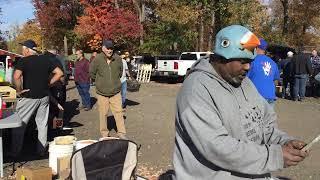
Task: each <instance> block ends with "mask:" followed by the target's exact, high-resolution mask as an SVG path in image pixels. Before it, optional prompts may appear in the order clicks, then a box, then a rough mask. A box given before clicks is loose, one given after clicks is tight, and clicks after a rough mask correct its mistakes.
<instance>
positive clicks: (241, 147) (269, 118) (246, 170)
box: [173, 58, 294, 180]
mask: <svg viewBox="0 0 320 180" xmlns="http://www.w3.org/2000/svg"><path fill="white" fill-rule="evenodd" d="M276 119H277V117H276V114H275V112H274V110H273V108H271V107H270V105H269V104H268V103H267V102H266V101H265V100H264V98H263V97H262V96H261V95H260V94H259V93H258V91H257V90H256V88H255V87H254V85H253V84H252V82H251V81H250V80H249V79H248V78H246V79H244V80H243V82H242V84H241V86H240V87H238V88H235V87H233V86H231V85H230V84H229V83H227V82H226V81H225V80H224V79H222V77H221V76H219V75H218V74H217V72H216V71H215V70H214V68H213V67H212V65H211V64H210V63H209V60H208V58H207V59H201V60H199V61H197V62H196V63H195V64H194V65H193V67H192V69H191V73H190V74H189V76H188V77H187V79H186V80H185V81H184V83H183V86H182V88H181V90H180V92H179V94H178V97H177V113H176V139H175V150H174V158H173V164H174V169H175V172H176V177H175V178H176V179H178V180H198V179H199V180H240V179H241V180H243V179H269V177H270V174H269V173H270V172H272V171H277V170H280V169H282V168H283V167H284V162H283V155H282V148H281V145H283V144H285V143H286V142H287V141H289V140H292V139H294V138H292V137H289V136H287V134H286V133H284V132H282V131H280V130H279V129H278V128H277V124H276Z"/></svg>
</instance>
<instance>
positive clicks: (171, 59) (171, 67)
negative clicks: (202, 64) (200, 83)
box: [155, 52, 212, 78]
mask: <svg viewBox="0 0 320 180" xmlns="http://www.w3.org/2000/svg"><path fill="white" fill-rule="evenodd" d="M210 54H212V53H210V52H183V53H182V54H181V55H180V57H179V58H177V57H176V56H164V57H163V58H162V57H161V59H158V60H157V65H156V67H157V68H156V70H155V74H156V75H158V76H167V77H177V78H178V77H183V76H185V75H186V74H187V71H189V70H190V68H191V66H192V65H193V63H195V62H196V61H197V60H199V59H201V58H203V57H206V56H209V55H210Z"/></svg>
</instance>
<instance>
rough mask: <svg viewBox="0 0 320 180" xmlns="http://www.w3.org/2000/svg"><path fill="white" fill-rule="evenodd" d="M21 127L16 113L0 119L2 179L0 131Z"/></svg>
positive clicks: (0, 158) (0, 169) (0, 149)
mask: <svg viewBox="0 0 320 180" xmlns="http://www.w3.org/2000/svg"><path fill="white" fill-rule="evenodd" d="M20 126H22V121H21V119H20V117H19V115H18V114H17V113H14V114H12V115H11V116H8V117H6V118H4V119H0V177H1V178H2V177H3V146H2V130H3V129H9V128H17V127H20Z"/></svg>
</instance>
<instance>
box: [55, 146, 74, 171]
mask: <svg viewBox="0 0 320 180" xmlns="http://www.w3.org/2000/svg"><path fill="white" fill-rule="evenodd" d="M73 150H74V146H73V143H72V144H66V145H56V144H55V142H54V141H53V142H51V143H50V144H49V167H51V168H52V174H54V175H56V174H57V173H58V172H57V168H58V158H60V157H66V156H71V155H72V153H73Z"/></svg>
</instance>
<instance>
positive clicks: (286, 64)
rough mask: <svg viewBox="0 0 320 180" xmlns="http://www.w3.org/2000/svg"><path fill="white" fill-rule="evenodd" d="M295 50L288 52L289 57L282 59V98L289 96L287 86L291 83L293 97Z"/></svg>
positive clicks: (291, 95)
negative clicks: (292, 60)
mask: <svg viewBox="0 0 320 180" xmlns="http://www.w3.org/2000/svg"><path fill="white" fill-rule="evenodd" d="M292 57H293V52H292V51H289V52H288V53H287V58H286V59H283V60H281V61H280V68H281V70H282V98H286V97H287V94H286V93H287V92H286V90H287V87H288V85H289V84H290V97H293V80H292V77H291V74H292V73H291V59H292Z"/></svg>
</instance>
